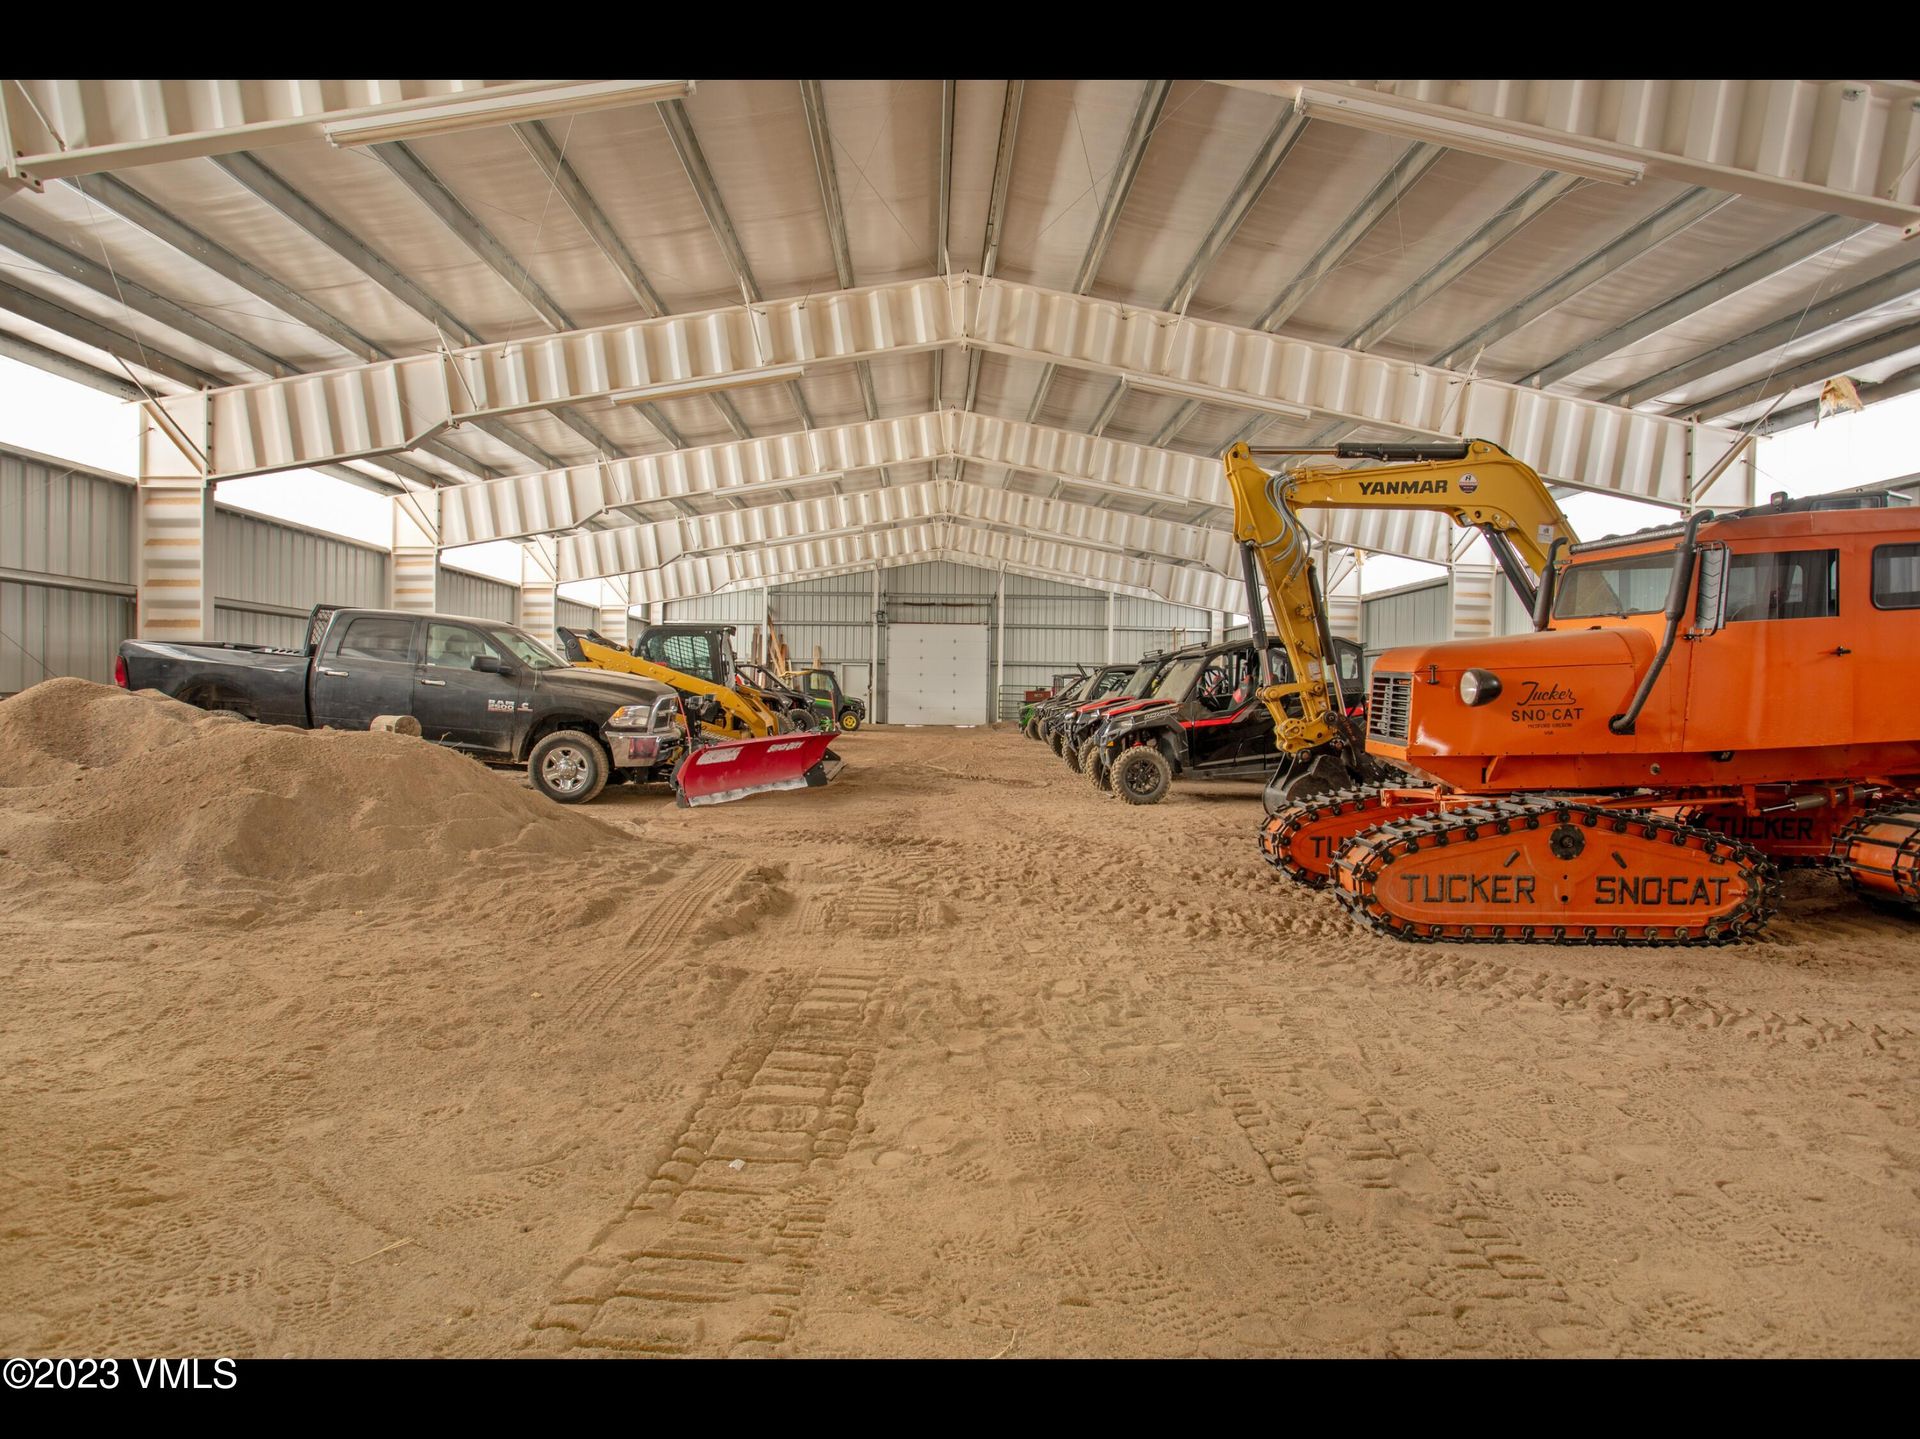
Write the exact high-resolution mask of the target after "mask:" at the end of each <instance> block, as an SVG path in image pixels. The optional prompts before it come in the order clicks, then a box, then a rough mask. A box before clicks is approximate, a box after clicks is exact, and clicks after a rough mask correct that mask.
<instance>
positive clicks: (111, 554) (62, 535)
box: [0, 449, 135, 585]
mask: <svg viewBox="0 0 1920 1439" xmlns="http://www.w3.org/2000/svg"><path fill="white" fill-rule="evenodd" d="M134 499H135V496H134V489H133V486H132V485H131V484H130V483H121V482H119V481H116V480H110V479H106V478H103V477H102V476H99V475H95V474H90V473H88V472H87V471H85V470H73V469H68V468H66V467H64V466H56V465H50V464H47V463H45V462H44V461H41V460H38V459H35V458H32V457H30V456H27V455H22V454H19V453H17V452H15V451H12V450H7V449H0V567H4V568H6V569H13V570H31V571H35V572H37V573H39V574H51V575H67V576H71V577H74V578H77V579H87V580H105V581H107V582H108V583H111V584H122V585H125V584H132V583H133V513H134Z"/></svg>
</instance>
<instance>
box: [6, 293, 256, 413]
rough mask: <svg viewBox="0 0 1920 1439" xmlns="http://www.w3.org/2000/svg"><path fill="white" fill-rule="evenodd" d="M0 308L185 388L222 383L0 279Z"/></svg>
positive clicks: (216, 386)
mask: <svg viewBox="0 0 1920 1439" xmlns="http://www.w3.org/2000/svg"><path fill="white" fill-rule="evenodd" d="M0 310H9V311H11V312H12V313H14V314H16V315H18V316H20V317H21V318H22V319H23V320H31V321H33V323H34V324H36V325H40V326H43V327H44V328H46V329H49V330H54V331H57V332H58V333H60V334H62V335H65V336H66V337H67V338H68V339H70V340H78V341H79V342H80V343H81V344H83V345H90V346H92V347H93V348H94V349H96V350H99V351H101V352H102V353H104V354H108V355H112V356H113V357H114V358H115V359H117V360H120V361H122V362H124V363H126V364H128V365H137V366H139V367H140V368H141V369H143V370H146V371H149V372H150V373H152V374H155V375H159V376H161V377H163V378H165V379H169V380H172V381H173V382H174V383H175V384H179V385H185V386H187V388H189V389H193V390H199V389H218V388H219V387H220V386H221V385H223V384H225V383H226V381H225V380H223V379H222V378H221V377H220V376H218V375H212V374H208V373H207V372H206V371H205V370H202V369H199V368H198V367H196V366H194V365H191V364H189V363H188V362H187V361H185V360H182V359H180V358H178V357H177V356H174V355H170V354H168V353H167V352H166V351H165V350H160V349H156V348H154V347H153V346H152V345H149V344H147V343H146V342H145V341H144V340H138V339H135V338H134V337H132V336H131V335H124V334H122V333H121V332H120V331H118V330H113V329H109V328H108V327H107V326H105V325H103V324H101V323H100V322H99V321H98V320H95V319H93V318H92V317H91V316H88V315H81V314H76V313H75V312H74V311H72V310H69V309H67V308H66V306H64V305H62V304H59V303H58V302H57V301H54V300H49V299H47V298H46V297H45V296H44V295H36V294H34V293H33V292H32V291H30V290H22V289H20V288H19V287H18V286H15V285H10V284H8V283H7V282H6V281H4V280H0Z"/></svg>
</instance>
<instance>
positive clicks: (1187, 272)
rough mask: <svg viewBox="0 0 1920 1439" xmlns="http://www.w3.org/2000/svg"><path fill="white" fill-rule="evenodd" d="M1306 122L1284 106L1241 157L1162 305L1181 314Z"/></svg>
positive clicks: (1183, 417) (1182, 411) (1104, 412)
mask: <svg viewBox="0 0 1920 1439" xmlns="http://www.w3.org/2000/svg"><path fill="white" fill-rule="evenodd" d="M1306 127H1307V122H1306V119H1305V118H1304V117H1303V116H1301V115H1299V114H1297V113H1296V112H1294V111H1292V110H1288V111H1287V112H1286V113H1285V114H1283V115H1282V116H1281V117H1280V119H1279V120H1278V121H1277V122H1276V123H1275V124H1274V127H1273V129H1272V130H1270V131H1268V132H1267V138H1266V139H1265V141H1263V142H1262V143H1261V146H1260V148H1259V149H1258V150H1256V151H1255V152H1254V155H1253V158H1252V159H1251V160H1249V161H1248V162H1247V168H1246V169H1245V170H1243V171H1241V172H1240V180H1239V183H1237V184H1236V185H1235V186H1234V187H1233V190H1232V192H1231V193H1230V194H1228V196H1227V198H1226V200H1225V201H1224V202H1222V204H1221V206H1220V212H1219V213H1218V214H1217V215H1215V216H1214V217H1213V224H1212V225H1211V226H1210V227H1209V228H1208V230H1207V233H1206V235H1205V236H1204V237H1203V238H1202V239H1201V241H1200V244H1199V246H1198V248H1196V249H1195V250H1194V252H1193V255H1192V256H1191V257H1190V258H1189V259H1188V260H1187V267H1186V269H1184V270H1182V271H1181V272H1180V278H1179V280H1178V281H1177V282H1176V283H1175V284H1174V287H1173V291H1172V293H1170V294H1169V295H1168V296H1167V302H1166V304H1165V305H1163V306H1161V308H1162V309H1164V310H1171V311H1173V312H1174V313H1176V314H1181V315H1184V314H1185V313H1186V312H1187V306H1188V304H1189V303H1190V302H1191V301H1192V299H1193V296H1194V292H1195V291H1197V290H1198V289H1199V288H1200V283H1201V281H1203V280H1204V279H1205V278H1206V275H1207V271H1209V270H1210V269H1212V268H1213V263H1214V261H1215V260H1217V259H1219V258H1220V252H1221V251H1222V250H1224V249H1226V248H1227V246H1228V245H1230V244H1232V243H1233V237H1234V236H1235V235H1236V234H1238V233H1239V230H1240V226H1241V225H1242V224H1244V223H1245V222H1246V218H1247V216H1248V215H1250V214H1252V213H1253V207H1254V206H1255V205H1256V204H1258V203H1259V200H1260V197H1261V196H1262V195H1264V194H1265V193H1266V190H1267V186H1268V185H1270V184H1271V183H1272V182H1273V177H1274V176H1275V175H1277V174H1279V173H1280V167H1281V165H1283V164H1285V163H1286V158H1287V156H1288V155H1289V154H1290V153H1292V151H1293V146H1294V142H1295V141H1296V140H1298V139H1299V138H1300V132H1301V131H1303V130H1305V129H1306ZM1123 398H1125V387H1124V386H1118V385H1116V386H1115V387H1114V388H1113V390H1112V391H1111V392H1110V393H1109V394H1108V396H1107V398H1106V401H1105V402H1104V403H1103V404H1102V405H1101V407H1100V413H1099V414H1098V415H1096V416H1095V417H1094V422H1093V425H1092V432H1093V433H1094V434H1096V435H1098V434H1101V433H1103V432H1104V431H1105V430H1106V428H1107V426H1108V424H1110V423H1111V422H1112V420H1113V415H1114V411H1116V410H1117V409H1119V407H1120V401H1121V400H1122V399H1123ZM1199 408H1200V406H1199V405H1198V404H1196V403H1194V402H1193V401H1191V400H1188V401H1184V402H1182V404H1181V405H1180V406H1179V408H1178V409H1176V410H1175V411H1174V413H1173V418H1171V419H1170V420H1168V421H1167V423H1166V424H1164V425H1162V426H1161V427H1160V432H1159V434H1157V435H1156V436H1154V441H1153V442H1154V443H1155V444H1156V445H1159V444H1165V443H1166V442H1167V441H1168V440H1169V439H1171V438H1172V437H1173V436H1174V435H1176V434H1178V433H1179V432H1180V429H1181V427H1182V426H1183V425H1185V424H1186V422H1187V421H1188V420H1189V419H1191V418H1192V417H1193V414H1194V412H1195V411H1196V410H1198V409H1199Z"/></svg>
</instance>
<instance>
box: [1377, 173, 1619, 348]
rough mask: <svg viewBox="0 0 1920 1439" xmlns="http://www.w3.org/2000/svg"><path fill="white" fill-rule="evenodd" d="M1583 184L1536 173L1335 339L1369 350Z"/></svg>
mask: <svg viewBox="0 0 1920 1439" xmlns="http://www.w3.org/2000/svg"><path fill="white" fill-rule="evenodd" d="M1582 183H1583V182H1582V181H1581V180H1580V178H1579V177H1578V176H1574V175H1555V174H1546V175H1542V176H1541V177H1540V178H1539V179H1537V180H1535V181H1534V182H1533V183H1532V184H1531V185H1528V186H1527V187H1526V188H1525V189H1524V190H1522V191H1521V192H1520V193H1519V194H1518V195H1516V196H1514V197H1513V200H1512V201H1511V202H1510V203H1508V204H1507V205H1505V206H1503V207H1502V208H1501V210H1500V213H1499V214H1497V215H1495V216H1494V217H1493V218H1492V219H1491V220H1489V221H1487V223H1486V224H1484V225H1482V226H1481V227H1480V228H1479V229H1478V230H1476V231H1474V232H1473V234H1472V235H1470V236H1468V237H1467V238H1466V239H1465V240H1462V241H1461V242H1460V243H1459V244H1458V245H1456V246H1454V247H1453V249H1452V250H1450V251H1448V252H1447V254H1446V255H1445V257H1443V258H1442V259H1441V260H1440V262H1439V263H1438V264H1436V265H1434V266H1433V268H1432V269H1430V270H1428V271H1427V273H1426V274H1424V275H1422V276H1421V277H1420V278H1419V279H1417V280H1415V281H1414V282H1413V283H1412V284H1411V285H1409V286H1408V287H1407V288H1406V289H1405V290H1402V291H1401V292H1400V293H1399V294H1398V295H1396V296H1394V298H1393V299H1391V300H1389V301H1388V302H1387V303H1386V304H1385V305H1384V306H1383V307H1382V308H1381V309H1380V311H1379V312H1378V313H1377V314H1375V315H1374V316H1373V318H1372V319H1370V320H1368V321H1367V322H1366V324H1364V325H1362V326H1361V327H1360V328H1359V329H1357V330H1355V331H1354V332H1353V333H1352V334H1351V335H1349V336H1347V338H1346V339H1344V340H1342V341H1341V342H1340V343H1341V344H1343V345H1346V346H1348V347H1350V348H1352V349H1355V350H1371V349H1372V348H1373V347H1374V346H1375V345H1377V344H1378V343H1380V341H1382V340H1384V339H1385V338H1386V337H1387V335H1388V334H1390V333H1391V332H1392V330H1393V328H1394V327H1395V326H1396V325H1398V324H1399V323H1400V322H1401V321H1402V320H1404V319H1406V318H1407V316H1409V315H1411V314H1412V313H1413V312H1414V311H1415V310H1417V309H1419V308H1420V307H1421V306H1422V305H1424V304H1426V302H1427V301H1428V300H1431V299H1432V298H1433V297H1434V296H1435V295H1436V294H1438V293H1439V292H1440V291H1441V290H1443V289H1445V288H1446V287H1447V286H1448V285H1451V284H1452V283H1453V282H1454V281H1455V280H1457V279H1459V278H1460V276H1462V275H1464V274H1465V273H1466V272H1467V271H1468V270H1470V269H1472V268H1473V267H1474V266H1475V265H1477V264H1479V263H1480V261H1482V260H1484V259H1485V258H1486V257H1487V256H1488V255H1490V254H1491V253H1493V251H1495V250H1497V249H1499V248H1500V246H1502V245H1504V244H1505V243H1506V242H1507V241H1508V240H1510V239H1512V238H1513V237H1514V236H1515V235H1516V234H1518V233H1519V232H1520V231H1521V230H1523V229H1525V228H1526V227H1527V226H1528V225H1529V224H1531V223H1532V222H1533V221H1534V220H1535V219H1536V218H1538V216H1539V215H1540V214H1541V212H1542V211H1544V210H1546V209H1547V208H1548V207H1549V206H1551V205H1552V204H1553V203H1554V202H1555V201H1557V200H1559V199H1561V198H1562V197H1563V196H1565V195H1566V194H1567V193H1568V192H1569V191H1572V190H1574V189H1576V188H1578V187H1579V186H1580V185H1581V184H1582Z"/></svg>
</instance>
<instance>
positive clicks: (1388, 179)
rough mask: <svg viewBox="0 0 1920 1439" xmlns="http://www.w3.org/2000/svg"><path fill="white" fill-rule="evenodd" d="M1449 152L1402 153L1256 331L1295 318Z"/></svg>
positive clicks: (1420, 149)
mask: <svg viewBox="0 0 1920 1439" xmlns="http://www.w3.org/2000/svg"><path fill="white" fill-rule="evenodd" d="M1445 153H1446V151H1445V150H1444V149H1442V148H1441V147H1440V146H1438V145H1409V146H1408V147H1407V148H1406V149H1405V150H1404V151H1402V152H1401V154H1400V158H1399V159H1397V160H1395V161H1394V162H1393V165H1392V167H1391V168H1390V169H1388V171H1387V173H1386V174H1384V175H1382V176H1381V177H1380V180H1379V183H1378V184H1376V185H1375V186H1374V187H1373V188H1372V189H1371V190H1369V191H1368V192H1367V195H1366V198H1365V199H1363V200H1362V201H1361V202H1360V203H1359V204H1358V205H1357V206H1355V207H1354V209H1353V211H1352V212H1351V213H1350V214H1348V216H1347V218H1346V219H1344V220H1342V221H1341V222H1340V224H1339V226H1338V227H1337V228H1336V229H1335V230H1334V232H1333V233H1332V234H1331V235H1329V236H1327V238H1326V239H1325V240H1323V241H1322V242H1321V244H1320V248H1319V249H1318V250H1316V251H1314V253H1313V258H1312V259H1310V260H1308V261H1307V263H1306V264H1305V265H1303V266H1302V267H1301V269H1300V273H1299V274H1297V275H1295V276H1294V277H1293V278H1292V279H1291V280H1289V281H1288V282H1287V284H1286V287H1285V288H1284V289H1282V290H1281V291H1280V293H1279V294H1278V295H1276V296H1275V297H1274V300H1273V303H1272V304H1271V305H1268V306H1267V308H1266V309H1265V310H1263V311H1262V312H1261V313H1260V317H1259V318H1258V319H1257V320H1255V321H1254V322H1253V327H1254V329H1256V330H1277V329H1279V328H1280V327H1281V326H1282V325H1284V324H1286V323H1287V321H1288V320H1290V319H1292V318H1293V314H1294V311H1296V310H1298V309H1299V308H1300V306H1301V305H1302V304H1304V303H1305V302H1306V299H1307V296H1309V295H1310V294H1312V293H1313V291H1314V288H1315V287H1316V286H1318V285H1319V283H1320V282H1321V281H1322V280H1324V279H1325V278H1326V277H1327V276H1328V275H1329V274H1331V273H1332V272H1333V271H1334V269H1336V268H1337V267H1338V266H1339V264H1340V262H1341V261H1343V260H1345V259H1346V258H1347V256H1348V255H1350V254H1351V253H1352V252H1353V247H1354V246H1355V245H1358V244H1359V243H1360V242H1361V241H1362V240H1364V239H1366V237H1367V236H1368V235H1370V234H1372V233H1373V229H1374V227H1375V226H1376V225H1378V224H1379V223H1380V222H1381V221H1382V220H1384V219H1386V218H1387V216H1388V215H1390V214H1392V213H1393V209H1394V206H1396V205H1398V204H1399V203H1400V201H1401V200H1402V199H1403V198H1405V196H1406V194H1407V192H1408V191H1410V190H1411V189H1413V187H1414V186H1415V185H1417V184H1419V183H1420V181H1421V179H1422V178H1423V177H1424V176H1425V175H1426V173H1427V171H1429V170H1431V169H1432V168H1433V167H1434V166H1435V165H1436V164H1437V163H1438V162H1439V160H1440V157H1441V156H1442V155H1443V154H1445Z"/></svg>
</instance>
